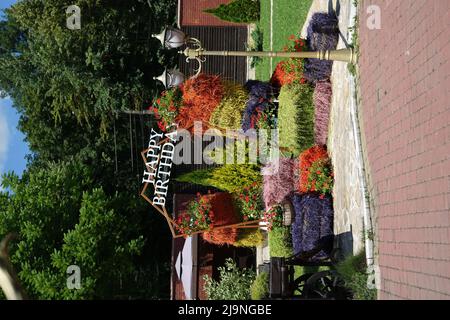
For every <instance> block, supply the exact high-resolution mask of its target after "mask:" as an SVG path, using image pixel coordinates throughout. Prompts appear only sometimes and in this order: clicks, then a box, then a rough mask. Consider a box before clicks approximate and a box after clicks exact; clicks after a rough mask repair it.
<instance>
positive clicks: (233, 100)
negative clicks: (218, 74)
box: [209, 82, 248, 130]
mask: <svg viewBox="0 0 450 320" xmlns="http://www.w3.org/2000/svg"><path fill="white" fill-rule="evenodd" d="M247 99H248V93H247V91H246V90H245V89H244V87H242V86H241V85H239V84H236V83H232V82H225V83H224V95H223V98H222V101H221V102H220V103H219V105H218V106H217V107H216V108H215V109H214V111H213V112H212V113H211V118H210V119H209V123H210V124H211V125H212V126H214V127H218V128H221V129H234V130H238V129H240V128H241V119H242V113H243V112H244V110H245V104H246V103H247Z"/></svg>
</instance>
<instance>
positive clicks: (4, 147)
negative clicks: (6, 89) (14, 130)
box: [0, 99, 10, 190]
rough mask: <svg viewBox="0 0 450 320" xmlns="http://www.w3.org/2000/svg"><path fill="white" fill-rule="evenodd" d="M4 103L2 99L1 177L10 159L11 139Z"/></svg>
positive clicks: (0, 100)
mask: <svg viewBox="0 0 450 320" xmlns="http://www.w3.org/2000/svg"><path fill="white" fill-rule="evenodd" d="M3 102H4V100H2V99H0V175H1V174H3V173H4V169H5V163H6V160H7V158H8V150H9V138H10V132H9V128H8V121H7V119H6V115H5V113H4V111H3V110H4V108H5V104H4V103H3ZM0 179H1V178H0ZM0 181H1V180H0ZM1 189H2V188H1V186H0V190H1Z"/></svg>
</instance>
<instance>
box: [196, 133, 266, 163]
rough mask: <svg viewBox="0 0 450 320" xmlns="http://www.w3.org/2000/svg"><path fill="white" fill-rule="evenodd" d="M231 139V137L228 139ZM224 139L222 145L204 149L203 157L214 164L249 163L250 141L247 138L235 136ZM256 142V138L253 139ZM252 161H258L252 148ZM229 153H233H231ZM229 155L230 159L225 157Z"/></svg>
mask: <svg viewBox="0 0 450 320" xmlns="http://www.w3.org/2000/svg"><path fill="white" fill-rule="evenodd" d="M230 140H231V139H230ZM230 140H228V139H227V140H225V144H224V145H223V146H219V145H218V146H215V147H214V149H210V150H204V157H205V158H206V157H207V158H209V160H210V161H212V162H213V163H216V164H249V163H250V162H251V161H250V149H249V146H250V143H249V140H248V139H243V138H236V139H232V140H231V141H230ZM253 143H255V144H256V140H254V141H253ZM252 152H253V153H252V156H253V157H252V162H251V163H254V161H258V160H259V159H258V156H259V155H258V154H257V153H256V152H254V150H252ZM231 153H233V154H232V155H231ZM227 157H229V158H230V159H227Z"/></svg>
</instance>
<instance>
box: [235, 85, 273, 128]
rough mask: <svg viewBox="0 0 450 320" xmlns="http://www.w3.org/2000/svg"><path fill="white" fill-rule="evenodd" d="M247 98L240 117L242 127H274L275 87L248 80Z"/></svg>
mask: <svg viewBox="0 0 450 320" xmlns="http://www.w3.org/2000/svg"><path fill="white" fill-rule="evenodd" d="M245 86H246V88H247V89H248V90H249V98H248V101H247V104H246V108H245V111H244V115H243V118H242V129H243V130H244V131H247V130H249V129H272V128H275V127H276V120H275V117H276V107H275V105H274V103H273V96H274V93H275V89H274V88H273V87H272V86H271V85H270V84H269V83H265V82H261V81H254V80H251V81H248V82H247V83H246V85H245Z"/></svg>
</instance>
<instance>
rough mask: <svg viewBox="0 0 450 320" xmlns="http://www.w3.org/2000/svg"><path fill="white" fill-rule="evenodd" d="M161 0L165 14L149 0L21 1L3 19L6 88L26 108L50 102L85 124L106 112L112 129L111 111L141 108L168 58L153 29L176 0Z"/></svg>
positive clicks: (0, 70)
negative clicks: (73, 21)
mask: <svg viewBox="0 0 450 320" xmlns="http://www.w3.org/2000/svg"><path fill="white" fill-rule="evenodd" d="M73 4H77V5H78V6H79V7H80V8H81V17H82V28H81V30H69V29H68V28H67V27H66V14H65V8H67V7H68V6H69V5H73ZM162 4H165V5H166V6H165V14H161V13H162V11H161V10H162V8H161V7H160V6H153V7H151V6H149V5H148V3H147V2H145V1H143V0H141V1H139V0H136V1H131V3H130V1H112V0H109V1H102V4H101V5H98V3H97V1H95V0H79V1H76V3H74V2H73V1H71V0H48V1H45V2H43V1H41V0H23V1H20V2H18V3H17V4H16V5H14V6H13V7H12V8H11V9H9V10H7V11H6V16H7V19H8V21H10V23H4V24H3V29H4V33H6V35H7V40H8V41H5V43H2V47H3V49H2V51H3V54H2V55H1V58H0V74H1V76H0V88H2V89H3V90H4V91H6V92H7V93H8V94H9V95H11V96H12V97H13V98H14V99H15V101H16V103H17V106H18V108H19V109H23V108H33V109H36V110H43V109H44V108H48V109H49V110H50V111H51V114H52V115H53V117H54V119H55V120H56V121H58V122H61V117H62V114H63V113H66V114H70V115H72V116H73V117H75V118H76V119H77V121H78V122H79V123H80V124H83V125H90V124H91V122H92V120H93V118H97V117H100V118H101V120H102V121H101V125H102V126H101V128H102V130H103V132H104V133H106V129H107V124H108V122H110V121H111V111H112V110H118V109H123V108H126V109H136V110H140V109H141V108H142V106H143V105H144V104H146V103H148V102H149V100H150V99H151V98H152V97H153V96H154V95H155V94H156V89H157V87H156V82H155V81H154V80H153V79H152V77H153V76H155V75H157V74H159V73H160V72H161V70H162V67H161V66H160V62H167V61H164V57H163V56H162V55H161V53H162V52H163V51H161V49H160V44H159V43H158V42H157V41H156V40H152V39H150V34H151V33H152V32H156V31H159V28H160V27H159V26H160V24H159V23H161V24H170V23H171V20H173V12H174V9H175V4H176V1H174V0H164V1H162V3H161V4H160V5H162ZM169 13H171V14H172V18H171V19H170V18H169ZM156 14H159V15H161V16H156ZM162 18H165V19H168V20H166V21H163V20H162ZM3 37H6V36H3ZM0 38H1V37H0ZM13 40H15V41H13ZM18 43H20V44H22V45H21V46H18V45H17V44H18ZM169 57H170V55H169Z"/></svg>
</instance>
